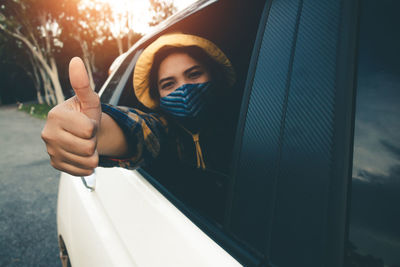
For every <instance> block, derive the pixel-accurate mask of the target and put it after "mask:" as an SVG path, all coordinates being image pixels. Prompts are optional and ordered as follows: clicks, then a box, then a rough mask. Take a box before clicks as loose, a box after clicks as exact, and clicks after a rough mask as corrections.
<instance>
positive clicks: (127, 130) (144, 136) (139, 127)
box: [99, 103, 168, 169]
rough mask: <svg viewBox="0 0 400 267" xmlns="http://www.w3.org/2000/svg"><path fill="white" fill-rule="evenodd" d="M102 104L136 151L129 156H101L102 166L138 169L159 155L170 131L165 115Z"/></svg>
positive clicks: (132, 151) (131, 148)
mask: <svg viewBox="0 0 400 267" xmlns="http://www.w3.org/2000/svg"><path fill="white" fill-rule="evenodd" d="M101 106H102V111H103V112H104V113H106V114H108V115H109V116H111V117H112V118H113V119H114V120H115V122H116V123H117V124H118V125H119V127H120V128H121V129H122V131H123V132H124V134H125V136H126V140H127V142H128V146H129V151H130V152H131V153H132V154H131V155H129V156H128V157H126V158H112V157H108V156H100V162H99V166H101V167H123V168H127V169H136V168H138V167H140V166H143V165H146V164H149V163H150V162H152V161H153V160H154V159H156V158H157V157H158V156H159V154H160V150H161V147H162V146H163V145H165V142H166V138H167V133H168V124H167V121H166V119H165V118H164V117H163V116H162V115H160V114H157V113H145V112H143V111H140V110H137V109H134V108H128V107H115V106H111V105H109V104H103V103H102V105H101Z"/></svg>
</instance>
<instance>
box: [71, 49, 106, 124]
mask: <svg viewBox="0 0 400 267" xmlns="http://www.w3.org/2000/svg"><path fill="white" fill-rule="evenodd" d="M69 79H70V82H71V86H72V88H73V89H74V92H75V94H76V96H77V98H78V100H79V103H80V106H81V111H82V112H83V113H84V114H85V115H86V116H88V117H89V118H91V119H94V120H96V121H98V120H99V116H100V114H101V108H100V101H99V97H98V95H97V94H96V93H95V92H94V91H93V90H92V88H90V83H89V77H88V74H87V71H86V68H85V65H84V64H83V61H82V60H81V59H80V58H79V57H74V58H73V59H71V62H70V63H69Z"/></svg>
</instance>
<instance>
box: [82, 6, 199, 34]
mask: <svg viewBox="0 0 400 267" xmlns="http://www.w3.org/2000/svg"><path fill="white" fill-rule="evenodd" d="M173 2H174V5H175V6H176V7H177V10H180V9H182V8H184V7H186V6H188V5H189V4H191V3H193V2H195V0H175V1H173ZM104 5H108V6H109V7H110V9H111V11H112V18H111V21H108V23H109V27H110V30H111V32H112V35H113V36H114V37H115V38H118V37H122V36H123V35H125V34H127V33H128V32H129V30H133V31H135V32H137V33H141V34H145V33H147V32H149V31H150V30H151V27H150V26H149V22H150V21H151V20H152V14H151V12H150V11H149V10H150V2H149V1H145V0H81V1H80V6H81V7H80V8H81V9H84V8H85V7H90V8H92V9H96V10H98V11H99V10H101V9H102V8H103V7H104Z"/></svg>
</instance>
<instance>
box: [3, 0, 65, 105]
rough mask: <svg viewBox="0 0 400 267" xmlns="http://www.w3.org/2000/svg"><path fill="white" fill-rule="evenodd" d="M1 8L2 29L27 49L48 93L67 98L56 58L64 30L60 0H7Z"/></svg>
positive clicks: (57, 98)
mask: <svg viewBox="0 0 400 267" xmlns="http://www.w3.org/2000/svg"><path fill="white" fill-rule="evenodd" d="M0 8H1V13H0V18H1V21H0V31H2V32H3V33H5V34H7V35H8V36H9V37H11V38H13V39H14V40H15V41H17V42H20V43H21V44H23V46H24V47H25V48H27V49H28V51H29V52H30V55H31V56H32V60H30V61H31V64H33V65H32V67H33V68H34V69H35V68H36V71H37V72H38V73H40V76H41V79H42V81H43V83H42V85H44V87H45V88H44V90H45V92H47V93H49V92H51V93H50V95H51V96H53V97H55V99H56V102H57V103H60V102H62V101H64V94H63V91H62V88H61V84H60V81H59V77H58V69H57V64H56V61H55V58H54V53H55V52H57V50H58V48H59V47H61V46H62V43H61V42H60V41H59V39H58V37H59V35H60V33H61V29H60V27H59V24H58V22H57V13H58V12H59V11H60V10H59V1H58V0H54V1H45V0H31V1H29V0H4V2H3V4H2V5H1V6H0ZM35 77H36V76H35ZM39 101H40V100H39ZM52 104H56V103H52Z"/></svg>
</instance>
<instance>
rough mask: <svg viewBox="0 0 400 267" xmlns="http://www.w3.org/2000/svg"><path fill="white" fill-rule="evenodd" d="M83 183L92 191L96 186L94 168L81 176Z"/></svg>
mask: <svg viewBox="0 0 400 267" xmlns="http://www.w3.org/2000/svg"><path fill="white" fill-rule="evenodd" d="M81 180H82V183H83V185H84V186H85V187H86V188H87V189H88V190H89V191H90V192H93V191H94V190H95V188H96V169H95V170H94V171H93V173H92V174H91V175H89V176H81Z"/></svg>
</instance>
